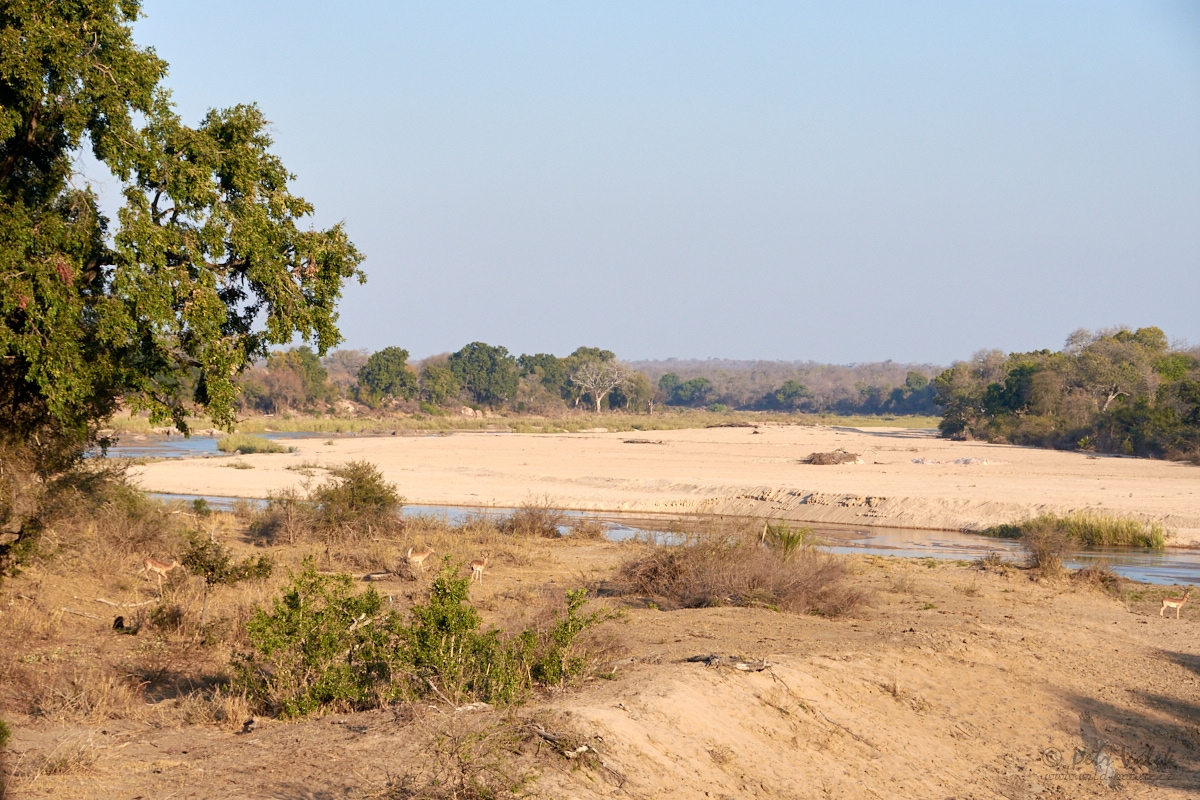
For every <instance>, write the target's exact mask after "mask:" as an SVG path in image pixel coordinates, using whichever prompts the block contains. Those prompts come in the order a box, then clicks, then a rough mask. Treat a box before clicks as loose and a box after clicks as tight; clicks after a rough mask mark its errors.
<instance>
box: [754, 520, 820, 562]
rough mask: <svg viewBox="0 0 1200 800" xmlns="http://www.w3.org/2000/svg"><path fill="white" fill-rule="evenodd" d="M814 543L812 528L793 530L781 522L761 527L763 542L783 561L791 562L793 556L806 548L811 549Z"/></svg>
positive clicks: (814, 537)
mask: <svg viewBox="0 0 1200 800" xmlns="http://www.w3.org/2000/svg"><path fill="white" fill-rule="evenodd" d="M816 541H817V537H816V534H814V533H813V529H812V528H807V527H803V528H793V527H792V526H790V525H788V524H787V523H786V522H783V521H782V520H781V521H780V522H778V523H776V524H775V525H771V524H769V523H768V524H767V525H764V526H763V542H764V543H765V544H766V545H767V546H768V547H770V548H772V549H774V550H777V551H778V552H779V557H780V558H781V559H783V560H784V561H791V560H792V557H793V556H795V555H796V554H797V553H798V552H800V551H801V550H803V549H804V548H806V547H812V546H813V545H815V544H816Z"/></svg>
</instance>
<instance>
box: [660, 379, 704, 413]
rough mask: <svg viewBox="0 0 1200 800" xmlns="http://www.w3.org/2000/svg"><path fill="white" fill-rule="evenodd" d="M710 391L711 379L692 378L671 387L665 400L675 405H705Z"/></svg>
mask: <svg viewBox="0 0 1200 800" xmlns="http://www.w3.org/2000/svg"><path fill="white" fill-rule="evenodd" d="M660 383H661V381H660ZM712 393H713V386H712V381H710V380H709V379H708V378H692V379H691V380H690V381H684V382H683V383H681V384H679V385H678V386H676V387H675V388H674V389H672V390H671V393H670V396H669V400H668V401H667V402H669V403H670V404H671V405H677V406H705V405H708V402H709V399H710V398H711V397H712Z"/></svg>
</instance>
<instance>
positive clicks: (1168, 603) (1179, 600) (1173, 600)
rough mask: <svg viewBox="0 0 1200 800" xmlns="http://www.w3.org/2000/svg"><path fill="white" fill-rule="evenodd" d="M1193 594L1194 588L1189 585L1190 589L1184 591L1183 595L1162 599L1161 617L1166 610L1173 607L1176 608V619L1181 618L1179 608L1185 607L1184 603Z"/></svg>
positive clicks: (1159, 611)
mask: <svg viewBox="0 0 1200 800" xmlns="http://www.w3.org/2000/svg"><path fill="white" fill-rule="evenodd" d="M1191 596H1192V590H1191V588H1190V587H1189V588H1188V590H1187V591H1186V592H1184V593H1183V597H1164V598H1163V599H1162V608H1160V609H1159V610H1158V615H1159V616H1160V617H1161V616H1162V615H1163V612H1164V611H1166V610H1167V609H1168V608H1173V609H1175V619H1179V609H1181V608H1183V604H1184V603H1186V602H1187V601H1188V598H1189V597H1191Z"/></svg>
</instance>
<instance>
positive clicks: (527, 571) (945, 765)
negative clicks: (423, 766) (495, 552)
mask: <svg viewBox="0 0 1200 800" xmlns="http://www.w3.org/2000/svg"><path fill="white" fill-rule="evenodd" d="M630 548H631V546H630V545H620V544H615V543H603V542H600V543H589V544H579V545H575V544H570V543H562V544H559V545H556V546H554V548H553V550H552V552H549V553H548V554H547V555H546V556H545V558H544V559H541V560H539V563H538V566H537V567H536V568H532V567H526V568H518V567H515V566H514V567H504V566H501V567H498V568H496V569H495V570H492V571H491V572H490V573H489V575H488V577H487V580H486V581H485V583H484V584H483V585H482V586H477V587H475V588H474V589H473V593H474V596H475V599H476V600H477V601H478V602H479V604H480V605H481V606H484V607H499V606H501V605H503V604H505V603H512V602H516V601H518V600H519V599H520V597H521V596H522V594H521V593H522V592H524V591H527V590H528V589H529V588H530V587H531V586H538V585H540V586H547V585H562V583H563V582H565V581H566V580H568V576H575V575H578V574H580V573H581V572H582V573H585V574H598V573H604V572H606V571H608V570H611V569H612V568H613V567H614V566H615V565H616V564H618V563H620V561H621V560H622V559H624V558H626V557H628V556H629V555H630V553H631V552H632V551H631V549H630ZM851 563H852V565H853V567H854V570H855V580H856V581H858V582H859V583H860V585H861V586H863V587H864V588H866V589H868V590H870V591H872V592H873V593H874V596H875V600H874V604H873V606H872V607H871V608H870V609H868V610H867V611H866V612H865V613H863V614H862V615H860V616H858V617H857V618H854V619H835V620H827V619H820V618H816V617H811V616H798V615H790V614H780V613H776V612H773V611H770V610H768V609H742V608H714V609H694V610H683V611H658V610H654V609H652V608H649V607H647V606H646V605H645V604H644V603H641V602H640V601H639V600H638V599H637V598H631V599H630V600H628V601H622V600H620V599H614V600H610V601H609V602H615V603H617V604H622V603H624V604H625V605H627V609H626V614H625V616H624V617H623V618H621V619H619V620H616V621H613V622H610V623H607V626H606V630H608V631H610V632H612V633H614V634H615V635H616V636H617V637H618V639H619V641H620V642H621V645H622V647H621V648H618V649H616V650H614V651H613V654H614V657H615V658H617V659H618V660H617V662H616V663H615V666H616V667H617V674H616V677H615V678H614V679H612V680H602V681H600V680H598V681H595V682H592V683H589V684H587V685H585V686H583V687H582V688H579V689H577V690H574V691H571V692H567V693H565V694H555V695H553V696H551V697H548V698H544V699H542V700H539V701H537V702H535V703H533V704H531V705H530V706H526V707H525V708H523V709H521V711H520V712H519V713H520V714H522V715H524V716H525V717H526V718H534V717H537V715H553V718H554V719H556V720H558V724H559V725H561V726H563V727H564V728H565V729H569V730H570V731H572V732H573V733H574V734H576V735H577V737H578V738H577V739H576V741H583V742H586V743H589V745H590V746H591V747H593V748H595V749H596V750H597V751H598V752H599V753H600V755H601V757H602V758H603V767H602V768H601V767H598V766H597V765H596V764H595V763H593V764H592V765H591V766H587V765H584V764H580V763H579V762H571V761H567V760H566V759H563V758H562V757H561V756H557V755H555V754H553V753H550V754H549V755H550V757H549V758H547V757H546V753H545V752H543V754H542V756H543V757H542V759H541V760H540V761H537V762H536V765H537V768H538V769H539V770H540V772H541V777H540V779H539V780H538V781H537V783H536V784H533V785H530V786H528V787H527V789H529V790H536V796H544V797H561V798H607V797H624V798H702V797H711V798H747V797H761V798H814V800H815V799H816V798H846V799H847V800H857V798H957V799H958V800H967V799H968V798H974V799H976V800H984V799H985V798H987V799H988V800H993V799H995V798H1007V799H1008V800H1033V799H1034V798H1055V799H1056V800H1058V799H1059V798H1092V797H1096V798H1099V797H1105V798H1110V797H1116V798H1188V797H1196V796H1197V795H1198V794H1200V727H1198V726H1200V649H1198V645H1197V642H1198V638H1197V631H1198V628H1197V625H1198V624H1200V612H1197V610H1196V609H1195V608H1192V607H1185V609H1184V611H1183V613H1182V616H1181V618H1180V619H1179V620H1176V619H1172V618H1166V619H1164V618H1160V617H1159V616H1158V613H1157V611H1158V603H1157V595H1156V594H1155V592H1157V591H1158V590H1157V589H1154V588H1147V589H1145V592H1144V594H1139V595H1126V596H1125V598H1124V600H1117V599H1114V598H1112V597H1110V596H1108V595H1104V594H1101V593H1098V592H1095V591H1092V590H1089V589H1086V588H1080V587H1076V586H1074V585H1072V584H1053V585H1050V584H1043V583H1035V582H1033V581H1031V580H1030V579H1029V577H1028V575H1027V574H1025V573H1022V572H1020V571H1009V572H1008V573H1001V572H984V571H982V570H980V569H978V568H977V567H972V566H970V565H966V564H955V563H953V562H940V563H938V562H928V563H927V562H926V561H916V560H913V561H905V560H901V559H887V558H877V557H870V556H860V557H854V558H853V559H851ZM556 581H557V584H555V582H556ZM523 587H524V588H523ZM65 624H67V623H65ZM69 624H70V625H73V626H77V627H78V628H79V630H80V631H83V630H84V629H85V628H86V627H87V626H89V625H94V623H92V622H90V621H89V620H86V619H79V618H74V619H71V620H70V621H69ZM93 635H95V634H93ZM710 653H717V654H734V655H740V656H742V657H743V658H747V659H750V658H754V659H759V658H765V659H767V660H768V661H769V662H770V665H771V666H770V667H769V668H768V669H766V670H764V671H762V672H754V673H750V672H739V671H737V670H733V669H726V668H720V667H718V668H712V667H707V666H704V665H702V664H698V663H689V662H688V661H687V660H686V659H687V658H688V657H691V656H695V655H701V654H710ZM164 702H168V703H169V702H172V701H169V700H168V701H164ZM464 713H465V715H466V716H468V717H470V719H469V720H466V721H462V722H460V721H458V720H456V719H455V715H454V712H452V711H449V710H446V709H442V710H427V711H426V712H424V716H423V717H422V716H421V715H420V714H417V715H416V716H414V715H413V714H412V713H408V714H405V713H394V712H393V711H379V712H369V713H363V714H350V715H340V716H330V717H324V718H317V719H312V720H308V721H304V722H295V723H288V722H280V721H271V720H266V721H263V722H262V723H261V725H260V727H259V728H258V729H257V730H255V731H253V732H252V733H249V734H245V735H240V734H238V733H234V732H232V731H229V730H220V729H217V728H214V727H206V726H192V727H188V726H182V727H179V726H172V725H162V724H153V723H150V722H145V721H141V722H139V721H132V720H108V721H105V722H101V723H97V724H93V725H78V726H64V725H51V724H48V723H46V722H39V721H37V720H32V719H31V720H20V721H16V722H18V724H17V725H16V726H15V736H14V741H13V744H12V748H11V749H12V757H13V760H14V762H15V766H16V767H17V772H18V775H19V776H20V777H18V779H17V782H16V785H15V786H14V787H13V792H12V794H13V797H14V798H19V799H20V800H24V799H25V798H35V797H64V798H97V800H98V799H99V798H105V799H106V800H108V799H110V798H111V799H112V800H134V799H135V798H151V797H161V798H166V797H177V798H309V799H311V800H324V799H326V798H329V799H332V798H356V797H357V798H362V797H367V796H378V795H377V794H375V793H374V792H377V791H378V790H379V789H381V788H382V787H383V786H384V785H385V784H386V782H387V781H388V779H389V776H392V777H393V778H394V776H397V775H403V774H404V773H405V772H406V771H408V770H411V769H412V768H413V766H414V763H428V762H429V761H430V760H433V759H436V758H443V757H444V756H445V748H446V747H447V746H449V745H448V742H452V741H453V740H452V738H451V737H445V736H443V737H442V738H441V739H440V740H439V741H440V744H439V745H438V746H437V748H436V749H429V750H425V751H421V752H416V751H414V747H416V744H415V742H419V741H429V740H428V738H422V737H423V736H424V733H423V731H424V727H426V726H429V725H431V724H434V723H436V724H437V725H441V726H443V729H444V728H445V726H450V727H451V728H453V727H454V726H461V725H471V724H474V725H487V724H489V720H496V721H498V720H500V719H501V718H502V716H503V715H502V713H501V712H497V711H490V710H484V711H478V712H464ZM473 746H475V747H476V749H475V750H474V751H472V752H473V753H474V755H473V756H471V757H473V758H474V759H475V760H476V762H478V761H479V760H480V759H483V758H484V756H482V755H479V748H478V746H477V745H473ZM80 751H83V752H85V753H86V754H87V756H88V757H87V759H86V760H85V761H84V762H82V763H83V764H84V765H83V766H79V767H76V768H71V769H59V770H57V771H55V772H48V771H46V770H44V769H39V768H37V765H38V764H45V763H48V760H49V759H51V757H52V756H54V755H55V754H59V755H60V756H61V754H63V753H76V752H80ZM1098 753H1099V754H1100V755H1099V756H1097V754H1098ZM512 758H513V759H514V760H517V759H518V758H519V756H518V755H515V754H514V755H512ZM1098 765H1099V768H1100V770H1101V771H1102V772H1103V773H1104V774H1105V775H1110V769H1111V775H1110V777H1111V778H1112V780H1111V781H1110V782H1102V781H1100V780H1099V779H1098V778H1097V766H1098ZM1110 784H1111V785H1110ZM393 796H395V797H407V796H417V797H426V796H432V795H428V794H416V795H407V794H403V793H396V794H395V795H393ZM436 796H438V797H449V796H452V795H451V794H450V793H449V792H447V793H445V794H437V795H436ZM469 796H476V795H469Z"/></svg>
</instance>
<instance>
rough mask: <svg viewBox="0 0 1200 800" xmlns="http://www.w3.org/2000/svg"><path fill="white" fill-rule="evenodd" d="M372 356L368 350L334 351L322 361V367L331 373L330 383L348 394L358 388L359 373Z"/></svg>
mask: <svg viewBox="0 0 1200 800" xmlns="http://www.w3.org/2000/svg"><path fill="white" fill-rule="evenodd" d="M370 356H371V353H370V351H368V350H334V351H333V352H332V353H330V354H329V355H327V356H325V357H324V358H323V359H321V365H322V366H324V367H325V370H326V371H327V372H328V373H329V382H330V383H332V384H333V385H334V386H336V387H338V389H339V390H340V391H341V392H342V393H343V394H348V393H349V392H351V391H353V390H354V389H355V388H357V386H358V371H359V370H360V369H362V368H363V364H366V363H367V359H368V358H370Z"/></svg>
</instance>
